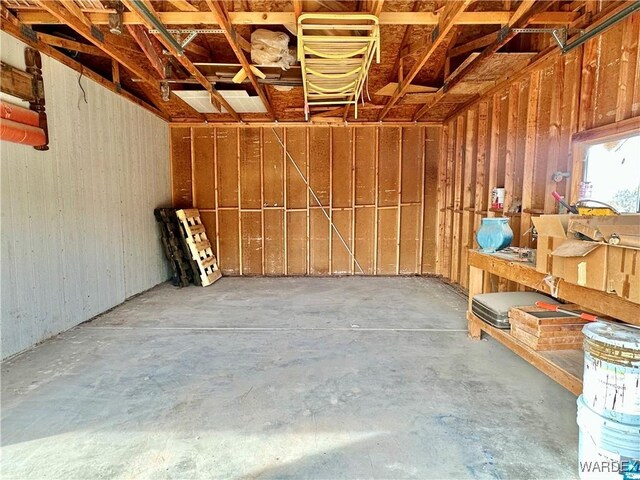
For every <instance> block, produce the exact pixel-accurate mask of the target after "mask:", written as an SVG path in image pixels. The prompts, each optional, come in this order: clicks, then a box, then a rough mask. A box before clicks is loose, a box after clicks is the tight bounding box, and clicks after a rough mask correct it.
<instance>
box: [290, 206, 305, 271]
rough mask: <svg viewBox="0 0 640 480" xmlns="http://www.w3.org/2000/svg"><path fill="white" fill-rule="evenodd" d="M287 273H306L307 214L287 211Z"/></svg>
mask: <svg viewBox="0 0 640 480" xmlns="http://www.w3.org/2000/svg"><path fill="white" fill-rule="evenodd" d="M287 267H288V268H287V275H306V274H307V214H306V212H287Z"/></svg>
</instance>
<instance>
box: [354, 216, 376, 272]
mask: <svg viewBox="0 0 640 480" xmlns="http://www.w3.org/2000/svg"><path fill="white" fill-rule="evenodd" d="M375 222H376V209H375V208H374V207H360V208H356V209H355V232H354V255H355V258H356V260H357V261H358V263H359V264H360V267H361V268H362V270H363V271H364V274H365V275H374V273H375V271H374V268H373V265H374V255H375V254H376V245H375V244H374V243H373V242H372V241H371V239H373V238H374V234H373V232H374V230H375ZM379 235H380V233H379ZM356 273H361V272H360V271H359V270H357V269H356Z"/></svg>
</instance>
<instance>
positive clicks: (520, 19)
mask: <svg viewBox="0 0 640 480" xmlns="http://www.w3.org/2000/svg"><path fill="white" fill-rule="evenodd" d="M556 1H557V0H550V1H540V0H522V2H521V3H520V6H519V7H518V10H516V12H515V13H514V14H513V16H512V18H511V19H510V20H509V23H508V24H507V26H506V27H503V28H502V30H501V31H500V33H499V34H498V38H497V39H496V40H495V42H493V43H491V44H490V45H489V46H488V47H486V48H485V49H484V50H483V51H482V52H481V53H480V55H478V56H477V57H476V58H475V59H474V60H473V61H472V62H470V63H469V64H468V65H467V66H465V67H464V68H462V69H461V70H460V71H459V72H458V73H457V74H456V75H455V76H454V77H453V78H451V79H450V80H448V81H447V82H446V84H445V85H444V87H443V88H444V91H445V92H446V91H447V90H450V89H451V88H452V87H453V86H455V85H457V84H458V83H459V82H460V81H461V80H462V79H463V78H464V77H465V76H467V75H468V74H469V73H471V72H473V71H474V70H476V69H477V68H478V67H479V66H480V65H482V63H483V62H484V61H485V60H486V58H487V57H489V56H491V55H493V54H494V53H496V52H497V51H498V50H500V49H501V48H502V47H503V46H505V45H506V44H507V43H508V42H509V41H510V40H511V39H512V38H513V37H515V36H516V35H517V33H516V32H514V31H513V30H512V29H513V28H521V27H525V26H526V25H527V24H528V23H529V20H530V19H531V17H533V16H534V15H535V14H536V13H540V12H541V11H543V10H546V9H547V8H549V7H550V6H551V5H553V4H554V3H555V2H556Z"/></svg>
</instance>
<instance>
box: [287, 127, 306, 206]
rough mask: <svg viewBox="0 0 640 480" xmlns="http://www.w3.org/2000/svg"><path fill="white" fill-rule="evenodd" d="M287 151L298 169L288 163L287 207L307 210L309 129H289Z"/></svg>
mask: <svg viewBox="0 0 640 480" xmlns="http://www.w3.org/2000/svg"><path fill="white" fill-rule="evenodd" d="M286 138H287V143H286V145H287V151H288V152H289V155H291V158H292V159H293V161H294V162H295V165H297V167H298V169H299V171H298V169H296V167H295V166H294V165H293V164H292V163H291V162H290V161H288V162H287V207H288V208H307V194H308V192H307V186H306V185H305V183H304V180H303V179H302V177H300V173H302V175H303V176H304V178H307V177H308V171H307V129H306V128H287V129H286Z"/></svg>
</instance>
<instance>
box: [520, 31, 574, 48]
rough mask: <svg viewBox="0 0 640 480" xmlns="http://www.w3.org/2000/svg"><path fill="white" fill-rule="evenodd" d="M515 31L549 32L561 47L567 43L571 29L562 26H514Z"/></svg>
mask: <svg viewBox="0 0 640 480" xmlns="http://www.w3.org/2000/svg"><path fill="white" fill-rule="evenodd" d="M511 31H512V32H514V33H548V34H550V35H551V36H552V37H553V39H554V40H555V42H556V43H557V44H558V46H559V47H560V48H561V49H564V47H565V46H566V45H567V38H568V37H569V30H568V29H567V28H566V27H562V28H513V29H511Z"/></svg>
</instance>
